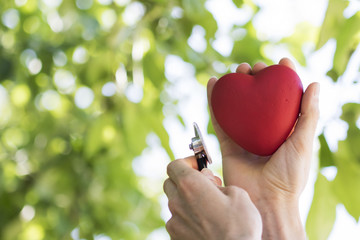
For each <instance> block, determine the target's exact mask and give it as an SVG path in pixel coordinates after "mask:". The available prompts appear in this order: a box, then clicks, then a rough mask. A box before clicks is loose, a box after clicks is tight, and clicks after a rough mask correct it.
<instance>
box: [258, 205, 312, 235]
mask: <svg viewBox="0 0 360 240" xmlns="http://www.w3.org/2000/svg"><path fill="white" fill-rule="evenodd" d="M258 209H259V211H260V214H261V217H262V221H263V235H262V239H266V240H267V239H269V240H272V239H276V240H282V239H294V240H305V239H306V233H305V230H304V227H303V225H302V223H301V219H300V214H299V206H298V202H297V201H293V202H270V203H269V202H268V203H261V204H260V205H259V206H258Z"/></svg>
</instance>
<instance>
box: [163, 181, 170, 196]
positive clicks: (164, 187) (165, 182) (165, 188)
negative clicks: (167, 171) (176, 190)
mask: <svg viewBox="0 0 360 240" xmlns="http://www.w3.org/2000/svg"><path fill="white" fill-rule="evenodd" d="M169 184H170V178H167V179H166V180H165V181H164V184H163V190H164V193H165V194H167V186H168V185H169Z"/></svg>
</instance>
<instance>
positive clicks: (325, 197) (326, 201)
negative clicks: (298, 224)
mask: <svg viewBox="0 0 360 240" xmlns="http://www.w3.org/2000/svg"><path fill="white" fill-rule="evenodd" d="M337 203H338V201H337V199H336V196H335V195H334V193H333V190H332V182H329V181H328V180H327V179H326V178H325V177H324V176H323V175H322V174H320V173H319V174H318V177H317V179H316V183H315V188H314V197H313V201H312V205H311V208H310V211H309V214H308V218H307V221H306V233H307V236H308V238H309V240H326V239H327V238H328V236H329V234H330V232H331V230H332V227H333V225H334V222H335V218H336V205H337Z"/></svg>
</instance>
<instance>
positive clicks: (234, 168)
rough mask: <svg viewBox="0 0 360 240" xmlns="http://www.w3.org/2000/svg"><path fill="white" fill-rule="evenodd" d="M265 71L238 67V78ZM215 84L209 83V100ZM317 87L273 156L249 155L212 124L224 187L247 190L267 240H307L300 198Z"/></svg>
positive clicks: (315, 118) (316, 113)
mask: <svg viewBox="0 0 360 240" xmlns="http://www.w3.org/2000/svg"><path fill="white" fill-rule="evenodd" d="M279 64H281V65H285V66H288V67H290V68H292V69H293V70H295V67H294V65H293V63H292V62H291V61H290V60H289V59H287V58H284V59H282V60H280V62H279ZM264 67H266V65H265V64H264V63H257V64H255V65H254V67H253V68H252V69H251V67H250V65H249V64H247V63H243V64H240V65H239V66H238V67H237V69H236V72H241V73H245V74H256V73H257V72H258V71H260V70H261V69H263V68H264ZM216 81H217V79H216V78H211V79H210V80H209V82H208V86H207V90H208V100H209V102H210V99H211V93H212V89H213V87H214V84H215V83H216ZM319 90H320V86H319V84H318V83H312V84H310V85H309V86H308V88H307V89H306V91H305V92H304V95H303V98H302V102H301V109H300V116H299V118H298V121H297V123H296V126H295V128H294V131H293V132H292V134H291V136H290V137H288V139H287V140H286V141H285V142H284V143H283V144H282V145H281V146H280V148H279V149H278V150H277V151H276V152H275V153H274V154H272V155H271V156H265V157H264V156H258V155H255V154H252V153H249V152H247V151H246V150H244V149H243V148H241V147H240V146H238V145H237V144H236V143H235V142H234V141H232V140H231V139H230V138H229V137H228V136H227V135H226V134H225V133H224V132H223V131H222V129H221V127H220V126H219V124H218V123H217V121H216V119H215V118H214V115H213V112H212V109H211V104H209V107H210V113H211V120H212V124H213V127H214V130H215V132H216V135H217V137H218V140H219V143H220V148H221V153H222V160H223V176H224V183H225V186H230V185H234V186H238V187H240V188H242V189H244V190H245V191H246V192H247V193H248V194H249V196H250V198H251V200H252V201H253V202H254V204H255V206H256V207H257V209H258V210H259V212H260V214H261V217H262V223H263V236H262V238H263V239H279V240H281V239H306V234H305V231H304V228H303V226H302V223H301V220H300V214H299V197H300V194H301V192H302V191H303V189H304V187H305V185H306V182H307V179H308V175H309V169H310V163H311V158H312V150H313V140H314V136H315V130H316V125H317V121H318V118H319V107H318V104H319Z"/></svg>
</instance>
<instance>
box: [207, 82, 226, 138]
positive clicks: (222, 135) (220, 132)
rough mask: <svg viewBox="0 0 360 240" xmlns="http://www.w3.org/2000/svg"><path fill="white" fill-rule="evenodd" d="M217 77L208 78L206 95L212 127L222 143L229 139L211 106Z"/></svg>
mask: <svg viewBox="0 0 360 240" xmlns="http://www.w3.org/2000/svg"><path fill="white" fill-rule="evenodd" d="M216 81H217V79H216V78H215V77H213V78H210V80H209V82H208V84H207V97H208V104H209V110H210V116H211V122H212V125H213V127H214V130H215V133H216V136H217V138H218V139H219V142H220V143H222V142H224V141H226V140H227V139H229V137H228V136H227V134H226V133H225V132H224V131H223V130H222V129H221V127H220V125H219V123H218V122H217V121H216V118H215V115H214V112H213V109H212V106H211V94H212V91H213V88H214V86H215V83H216Z"/></svg>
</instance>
